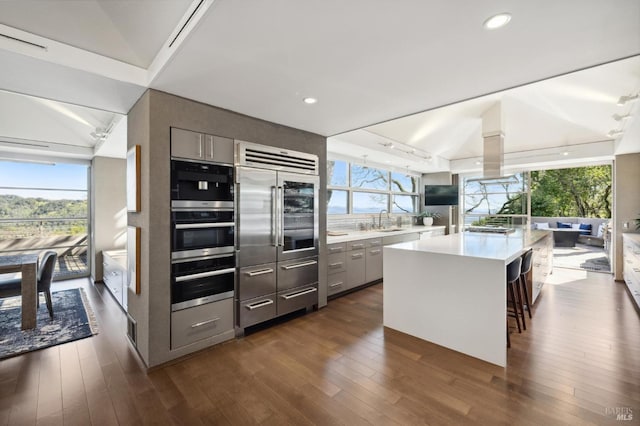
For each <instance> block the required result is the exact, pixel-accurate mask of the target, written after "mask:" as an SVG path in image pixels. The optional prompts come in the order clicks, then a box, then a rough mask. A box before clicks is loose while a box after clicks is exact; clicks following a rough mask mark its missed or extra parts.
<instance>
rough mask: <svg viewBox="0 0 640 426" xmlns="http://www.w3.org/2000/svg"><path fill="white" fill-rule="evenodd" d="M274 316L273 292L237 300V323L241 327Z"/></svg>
mask: <svg viewBox="0 0 640 426" xmlns="http://www.w3.org/2000/svg"><path fill="white" fill-rule="evenodd" d="M275 316H276V294H275V293H272V294H268V295H266V296H262V297H256V298H254V299H249V300H244V301H240V302H238V317H239V318H238V323H239V325H240V327H241V328H245V327H249V326H252V325H254V324H258V323H261V322H263V321H267V320H269V319H271V318H275Z"/></svg>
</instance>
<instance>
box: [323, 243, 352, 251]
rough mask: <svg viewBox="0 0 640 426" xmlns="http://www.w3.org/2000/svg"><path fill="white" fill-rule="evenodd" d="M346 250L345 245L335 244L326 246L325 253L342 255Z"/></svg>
mask: <svg viewBox="0 0 640 426" xmlns="http://www.w3.org/2000/svg"><path fill="white" fill-rule="evenodd" d="M346 250H347V243H335V244H329V245H327V253H328V254H334V253H342V252H344V251H346Z"/></svg>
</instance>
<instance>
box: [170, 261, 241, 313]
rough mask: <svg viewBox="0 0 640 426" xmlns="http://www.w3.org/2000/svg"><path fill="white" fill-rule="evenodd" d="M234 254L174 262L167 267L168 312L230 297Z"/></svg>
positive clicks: (232, 286) (233, 277)
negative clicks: (169, 270) (169, 274)
mask: <svg viewBox="0 0 640 426" xmlns="http://www.w3.org/2000/svg"><path fill="white" fill-rule="evenodd" d="M235 272H236V262H235V254H234V253H229V254H223V255H214V256H203V257H199V258H187V259H180V260H174V261H173V262H172V263H171V310H172V311H178V310H180V309H185V308H190V307H192V306H198V305H202V304H205V303H210V302H216V301H218V300H222V299H228V298H230V297H233V294H234V288H235Z"/></svg>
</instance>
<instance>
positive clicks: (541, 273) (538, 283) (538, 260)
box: [529, 234, 553, 304]
mask: <svg viewBox="0 0 640 426" xmlns="http://www.w3.org/2000/svg"><path fill="white" fill-rule="evenodd" d="M532 249H533V257H532V259H531V260H532V263H533V265H532V267H531V269H532V272H531V274H532V276H531V280H529V283H530V284H529V285H530V286H531V288H529V294H531V303H532V304H533V303H535V302H536V299H537V298H538V295H539V294H540V291H542V287H543V286H544V283H545V281H546V280H547V277H548V276H549V275H550V274H551V271H552V269H553V237H552V236H551V234H549V235H548V236H546V237H544V238H542V239H540V240H538V241H537V242H536V243H535V244H533V246H532Z"/></svg>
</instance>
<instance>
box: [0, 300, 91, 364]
mask: <svg viewBox="0 0 640 426" xmlns="http://www.w3.org/2000/svg"><path fill="white" fill-rule="evenodd" d="M51 300H52V304H53V319H51V318H50V317H49V311H48V310H47V307H46V305H45V301H44V295H43V294H42V293H40V306H39V308H38V314H37V318H38V322H37V325H36V328H34V329H33V330H21V329H20V325H21V313H22V308H21V303H22V302H21V299H20V297H9V298H6V299H0V359H4V358H9V357H12V356H15V355H19V354H22V353H25V352H30V351H35V350H38V349H44V348H48V347H50V346H55V345H59V344H61V343H67V342H71V341H74V340H79V339H84V338H85V337H89V336H92V335H94V334H97V333H98V327H97V325H96V320H95V316H94V314H93V311H92V310H91V306H90V305H89V301H88V300H87V296H86V295H85V294H84V290H83V289H81V288H74V289H71V290H62V291H56V292H53V293H51Z"/></svg>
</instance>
